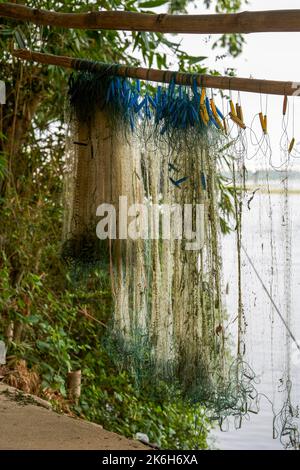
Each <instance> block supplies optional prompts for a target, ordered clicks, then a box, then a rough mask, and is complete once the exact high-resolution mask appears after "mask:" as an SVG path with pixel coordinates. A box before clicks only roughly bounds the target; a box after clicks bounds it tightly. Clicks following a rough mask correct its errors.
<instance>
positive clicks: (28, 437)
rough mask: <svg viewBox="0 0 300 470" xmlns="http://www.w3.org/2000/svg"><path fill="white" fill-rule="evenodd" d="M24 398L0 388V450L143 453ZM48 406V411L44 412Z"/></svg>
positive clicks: (131, 444)
mask: <svg viewBox="0 0 300 470" xmlns="http://www.w3.org/2000/svg"><path fill="white" fill-rule="evenodd" d="M35 400H39V399H35V398H34V399H33V398H32V397H31V396H28V397H26V396H25V397H24V395H21V394H19V393H18V392H17V391H16V389H13V388H12V387H8V386H6V385H0V449H1V450H4V449H5V450H45V449H52V450H145V449H147V447H146V446H144V445H143V444H141V443H140V442H138V441H133V440H129V439H126V438H125V437H122V436H119V435H118V434H115V433H112V432H108V431H105V430H104V429H103V428H102V427H101V426H98V425H97V424H94V423H89V422H87V421H83V420H77V419H74V418H70V417H69V416H66V415H61V414H58V413H55V412H54V411H52V410H51V409H49V405H48V404H47V402H43V401H42V400H39V403H38V401H35ZM47 406H48V409H47V408H46V407H47Z"/></svg>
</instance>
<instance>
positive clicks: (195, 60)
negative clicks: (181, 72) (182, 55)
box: [188, 55, 207, 65]
mask: <svg viewBox="0 0 300 470" xmlns="http://www.w3.org/2000/svg"><path fill="white" fill-rule="evenodd" d="M205 59H207V57H205V56H201V55H200V56H198V57H197V56H191V57H189V58H188V62H189V64H190V65H193V64H197V63H198V62H201V61H202V60H205Z"/></svg>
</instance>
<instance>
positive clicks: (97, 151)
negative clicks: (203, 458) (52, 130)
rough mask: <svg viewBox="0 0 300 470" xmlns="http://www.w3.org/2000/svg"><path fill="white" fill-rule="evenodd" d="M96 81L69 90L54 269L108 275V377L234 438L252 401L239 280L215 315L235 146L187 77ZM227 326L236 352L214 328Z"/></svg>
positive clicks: (236, 181) (78, 80)
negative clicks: (60, 237) (234, 296)
mask: <svg viewBox="0 0 300 470" xmlns="http://www.w3.org/2000/svg"><path fill="white" fill-rule="evenodd" d="M104 72H105V73H104ZM104 72H103V73H100V72H99V67H98V72H95V71H94V72H79V73H76V74H73V75H72V77H71V79H70V87H69V97H70V111H69V127H68V142H67V152H66V175H65V187H66V191H65V199H66V203H65V207H66V212H65V223H64V240H65V241H64V249H63V252H64V256H65V258H66V259H68V260H69V261H70V263H71V264H72V267H73V272H74V271H75V272H76V276H75V277H77V278H78V277H83V276H84V275H85V273H88V272H89V269H91V267H93V266H101V269H105V270H106V271H107V272H108V273H109V274H110V280H111V289H112V293H113V299H114V308H113V315H112V321H111V324H110V325H109V328H108V329H107V330H108V331H107V335H106V339H105V342H106V347H107V349H108V351H109V353H110V354H111V356H112V357H113V359H114V361H115V362H116V363H117V364H118V366H119V367H120V368H126V369H127V370H130V372H131V373H132V375H133V376H134V377H135V379H136V382H137V384H143V383H145V382H148V383H151V384H153V388H155V384H157V383H161V382H164V383H167V384H168V386H169V387H174V388H179V389H180V390H181V391H182V392H183V393H184V395H185V396H186V397H187V399H189V400H192V401H203V400H205V402H206V404H207V406H208V407H210V408H211V409H212V410H213V418H215V419H216V420H218V422H219V424H220V425H221V426H222V425H223V423H224V420H226V418H227V417H228V416H229V415H234V416H236V417H237V420H238V421H239V423H237V425H240V421H241V419H242V418H243V417H244V416H247V415H248V413H249V412H251V411H253V412H255V410H256V408H257V407H256V400H257V392H256V389H255V374H254V372H253V370H252V369H251V368H250V367H249V366H248V364H246V362H245V360H244V352H245V345H244V329H245V319H244V312H243V305H242V299H241V278H240V275H239V276H238V280H237V289H236V290H237V292H238V301H237V308H236V310H237V311H235V312H227V311H226V308H225V306H224V303H223V294H224V286H223V281H222V254H221V248H220V235H221V231H223V232H226V231H227V230H228V227H227V224H226V217H227V216H228V215H229V213H231V214H233V215H234V217H235V220H236V226H235V228H234V231H235V233H236V252H237V256H238V273H239V274H240V271H241V259H240V256H241V214H242V197H243V192H242V187H243V185H244V179H245V168H244V162H243V158H242V154H243V148H244V147H243V146H244V144H245V143H244V142H243V139H242V137H241V135H240V134H238V135H237V136H235V137H234V138H232V137H230V136H229V135H227V134H228V123H227V121H226V119H225V118H224V116H223V112H221V111H220V109H219V108H218V107H217V105H216V104H215V102H214V98H213V96H212V97H211V99H209V98H208V96H207V93H206V90H205V89H204V88H201V87H199V84H198V83H197V81H196V80H195V79H193V77H191V82H190V85H188V86H182V85H176V84H175V79H174V80H171V83H170V84H169V85H168V86H160V85H159V86H153V85H150V84H147V85H145V84H144V83H140V82H139V81H138V80H130V79H127V78H120V77H116V76H113V75H109V74H108V73H107V68H106V70H104ZM110 72H111V71H110ZM237 111H239V112H237V113H236V114H235V115H233V116H232V120H233V122H234V125H236V126H238V127H239V128H243V126H244V125H243V117H242V110H241V109H240V110H238V108H237ZM241 149H242V150H241ZM224 162H225V163H224ZM224 165H225V166H226V167H227V170H228V169H230V172H231V173H230V174H231V180H230V181H229V182H228V181H227V179H226V178H225V177H223V176H222V173H223V170H224ZM124 216H125V221H124ZM232 314H233V315H234V316H236V319H235V325H237V329H236V332H237V345H238V347H237V349H236V352H233V349H232V347H231V338H230V335H229V333H228V330H227V328H226V327H225V323H228V318H229V317H230V318H231V315H232Z"/></svg>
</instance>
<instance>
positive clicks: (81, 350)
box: [0, 242, 210, 449]
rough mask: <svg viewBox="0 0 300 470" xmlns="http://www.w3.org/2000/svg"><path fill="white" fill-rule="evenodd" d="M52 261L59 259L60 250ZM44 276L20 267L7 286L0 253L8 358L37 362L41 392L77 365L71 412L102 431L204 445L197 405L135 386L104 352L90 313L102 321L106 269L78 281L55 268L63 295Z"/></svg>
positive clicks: (106, 305) (107, 302) (6, 266)
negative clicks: (9, 332)
mask: <svg viewBox="0 0 300 470" xmlns="http://www.w3.org/2000/svg"><path fill="white" fill-rule="evenodd" d="M27 243H28V246H27V249H28V250H29V248H30V243H29V242H27ZM45 249H46V250H47V251H48V250H49V246H48V247H47V246H46V247H45ZM56 262H57V263H59V262H60V261H59V255H57V259H56ZM50 270H51V269H50ZM48 271H49V269H48ZM50 277H51V276H49V277H45V276H44V275H37V274H34V273H30V272H27V274H26V275H24V276H23V278H22V280H20V281H19V283H18V285H17V287H13V286H12V285H11V280H10V278H11V266H10V262H9V260H8V259H7V258H5V257H4V256H2V266H1V269H0V289H1V297H0V311H1V312H3V313H2V321H1V322H0V338H1V339H3V338H4V334H5V331H4V330H5V328H4V327H5V324H6V323H7V322H10V321H13V322H14V324H15V325H17V324H20V323H21V324H22V327H23V329H22V337H21V338H20V339H19V340H18V341H15V342H13V343H11V345H10V348H9V355H10V356H11V355H14V356H15V357H16V358H20V359H21V358H22V359H25V360H26V361H27V363H28V364H29V366H30V367H31V366H35V367H37V370H38V372H39V374H40V376H41V378H42V389H48V388H50V389H51V390H54V391H57V392H59V394H61V396H63V397H66V394H67V391H66V377H67V373H68V372H69V371H70V370H76V369H78V368H81V369H82V375H83V384H82V396H81V400H80V402H79V404H78V405H76V406H75V407H74V411H75V412H77V413H78V414H79V415H80V416H82V417H85V418H87V419H89V420H92V421H94V422H98V423H100V424H102V425H103V426H104V427H105V428H106V429H109V430H111V431H115V432H118V433H120V434H123V435H125V436H128V437H134V435H135V433H136V432H143V433H146V434H147V435H148V436H149V438H150V440H151V441H152V442H156V443H157V444H158V445H159V446H161V447H162V448H172V449H197V448H206V447H207V443H206V437H207V433H208V430H209V427H210V426H209V422H208V419H207V417H206V415H205V412H204V408H203V407H202V406H200V405H199V404H198V405H191V404H189V403H187V402H186V401H185V400H183V399H182V397H181V396H180V394H179V393H178V392H176V391H174V390H171V389H168V388H167V387H166V386H164V385H163V384H161V385H159V387H158V388H156V389H155V390H153V387H152V385H151V384H148V385H147V386H145V387H144V388H142V389H141V388H138V389H137V388H136V385H135V380H134V378H133V377H132V376H131V375H130V374H129V373H128V372H126V371H125V370H123V371H120V370H118V369H117V368H116V366H115V365H114V363H113V362H112V360H111V359H110V357H109V356H108V354H107V352H106V351H105V349H104V347H103V332H104V331H105V328H104V327H103V326H102V325H100V326H99V323H98V322H97V321H95V320H93V319H92V318H94V319H96V320H98V321H102V322H106V323H108V317H109V312H110V308H111V293H110V290H109V287H108V286H109V276H108V274H107V273H104V272H103V271H102V272H100V273H99V272H97V270H95V271H94V272H92V273H90V276H89V278H88V279H87V280H85V282H83V281H81V283H76V284H75V285H74V284H72V283H70V281H69V280H68V276H67V275H66V273H61V275H60V282H61V283H62V282H63V283H64V285H65V289H64V290H63V291H62V292H57V289H56V291H54V290H53V289H51V287H52V286H51V285H50V284H49V278H50ZM87 286H89V289H87ZM87 312H88V314H89V315H90V317H87V315H86V313H87ZM108 324H109V323H108Z"/></svg>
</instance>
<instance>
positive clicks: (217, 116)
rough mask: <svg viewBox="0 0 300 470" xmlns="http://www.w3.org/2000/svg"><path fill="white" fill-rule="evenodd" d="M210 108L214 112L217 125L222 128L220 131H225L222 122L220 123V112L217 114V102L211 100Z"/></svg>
mask: <svg viewBox="0 0 300 470" xmlns="http://www.w3.org/2000/svg"><path fill="white" fill-rule="evenodd" d="M210 107H211V110H212V113H213V115H214V118H215V121H216V123H217V124H218V126H219V127H220V129H222V130H223V124H222V122H221V121H220V118H219V115H218V112H217V108H216V105H215V102H214V100H213V99H211V100H210Z"/></svg>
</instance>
